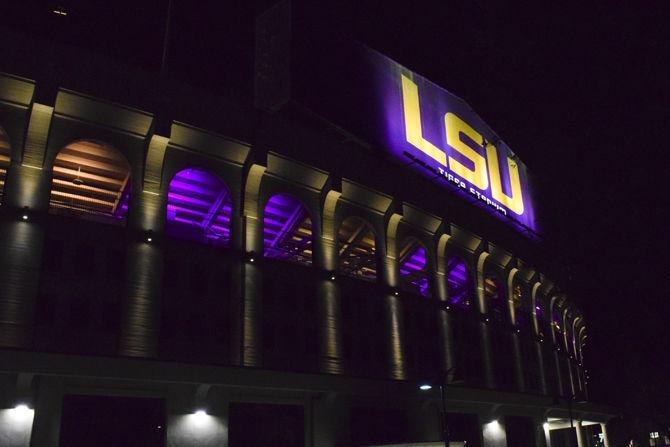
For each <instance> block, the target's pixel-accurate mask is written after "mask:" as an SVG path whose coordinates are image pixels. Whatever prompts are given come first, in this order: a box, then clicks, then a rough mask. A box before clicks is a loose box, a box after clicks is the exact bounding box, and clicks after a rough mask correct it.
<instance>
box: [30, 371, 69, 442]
mask: <svg viewBox="0 0 670 447" xmlns="http://www.w3.org/2000/svg"><path fill="white" fill-rule="evenodd" d="M36 380H38V388H37V398H36V401H35V419H34V421H33V430H32V436H31V439H30V447H52V446H55V445H58V442H59V439H60V424H61V408H62V406H63V381H62V379H60V378H57V377H49V376H42V377H38V378H36Z"/></svg>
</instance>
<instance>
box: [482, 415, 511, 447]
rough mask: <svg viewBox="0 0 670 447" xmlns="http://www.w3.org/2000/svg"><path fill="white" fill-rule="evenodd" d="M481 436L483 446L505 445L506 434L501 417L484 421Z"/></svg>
mask: <svg viewBox="0 0 670 447" xmlns="http://www.w3.org/2000/svg"><path fill="white" fill-rule="evenodd" d="M482 438H483V440H484V443H483V444H482V446H483V447H507V434H506V433H505V423H504V422H503V418H500V419H495V420H493V421H489V422H485V423H484V424H483V425H482ZM510 447H512V446H510ZM514 447H516V446H514Z"/></svg>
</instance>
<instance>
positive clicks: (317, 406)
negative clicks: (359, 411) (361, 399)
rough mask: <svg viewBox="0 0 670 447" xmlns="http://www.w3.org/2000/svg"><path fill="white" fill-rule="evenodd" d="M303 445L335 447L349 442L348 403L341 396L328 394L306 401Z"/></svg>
mask: <svg viewBox="0 0 670 447" xmlns="http://www.w3.org/2000/svg"><path fill="white" fill-rule="evenodd" d="M307 400H308V402H307V403H306V408H305V426H306V427H305V429H306V435H307V436H305V439H306V442H305V444H306V445H307V446H309V447H336V446H341V445H346V444H347V443H348V441H349V440H350V436H349V432H348V428H349V418H348V416H349V412H348V402H347V401H346V399H345V398H344V397H343V396H340V395H338V394H335V393H328V394H325V395H322V396H319V397H310V398H308V399H307Z"/></svg>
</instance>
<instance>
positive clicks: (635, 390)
mask: <svg viewBox="0 0 670 447" xmlns="http://www.w3.org/2000/svg"><path fill="white" fill-rule="evenodd" d="M14 3H15V4H14V5H11V6H9V7H8V10H7V11H5V13H4V14H3V15H4V16H5V18H3V23H4V24H5V25H9V26H10V27H13V28H15V29H22V30H24V31H27V32H29V33H33V34H39V35H42V36H46V37H48V38H50V39H55V40H58V41H64V42H69V43H73V44H76V45H82V46H85V47H88V48H89V49H93V50H95V51H100V52H103V53H105V54H107V55H108V56H111V57H114V58H118V59H120V60H123V61H125V62H127V63H130V64H133V65H139V66H142V67H144V68H147V69H154V70H155V69H157V68H158V67H159V66H160V59H161V51H162V50H161V45H162V38H163V36H162V31H163V24H164V18H165V9H166V3H167V2H166V1H159V0H153V1H134V2H130V1H127V0H118V1H114V2H109V1H101V0H87V1H83V0H77V1H71V0H62V1H60V2H58V3H56V2H54V3H50V2H30V1H26V2H14ZM19 3H20V4H19ZM273 3H274V2H273V1H270V0H266V1H255V2H242V1H237V2H227V1H224V0H219V1H216V2H214V1H202V2H200V1H198V2H193V1H189V0H173V19H174V20H173V22H172V28H171V40H170V45H171V46H170V52H169V59H168V67H169V71H170V73H171V76H172V77H175V78H181V79H187V80H188V81H189V82H190V83H192V84H195V85H197V86H201V87H205V88H208V89H211V90H214V91H216V90H219V89H222V88H223V86H224V85H225V84H233V83H234V84H236V85H240V89H239V90H240V91H242V92H243V93H244V92H247V93H249V94H250V92H251V87H252V84H251V78H250V73H251V69H252V66H253V52H252V48H253V39H254V35H253V18H254V16H255V14H257V13H258V12H260V11H262V10H264V9H265V8H266V7H267V6H269V5H271V4H273ZM585 3H587V2H580V3H574V4H573V3H571V2H568V3H566V2H523V6H520V5H519V4H516V3H513V2H509V1H495V2H484V1H473V0H468V1H459V2H456V1H439V2H421V1H412V2H405V4H404V5H403V6H398V7H395V6H393V4H391V3H390V2H371V1H365V0H359V1H351V2H350V4H348V7H347V8H344V10H345V11H346V13H347V14H348V16H349V23H350V25H351V30H350V31H349V32H353V33H354V34H355V35H356V36H357V37H358V38H360V39H361V40H363V41H364V42H366V43H367V44H369V45H370V46H372V47H374V48H377V49H378V50H380V51H382V52H383V53H386V54H387V55H389V56H390V57H392V58H393V59H395V60H397V61H398V62H400V63H402V64H403V65H405V66H407V67H409V68H411V69H412V70H413V71H416V72H418V73H420V74H422V75H424V76H425V77H427V78H429V79H431V80H433V81H434V82H436V83H437V84H440V85H442V86H443V87H445V88H447V89H448V90H450V91H452V92H453V93H455V94H457V95H458V96H460V97H462V98H464V99H465V100H466V101H468V102H469V103H470V105H471V106H472V107H473V108H474V109H475V110H476V111H477V112H478V113H479V114H480V115H481V116H482V118H484V119H485V120H486V121H487V122H488V124H489V125H490V126H491V127H492V128H493V129H495V130H496V132H497V133H498V134H499V135H500V136H501V137H502V138H503V139H504V140H505V141H506V142H507V143H508V144H509V145H510V146H511V147H512V148H513V149H514V151H515V152H516V153H517V154H518V155H519V156H520V157H521V159H522V160H524V162H525V163H526V165H527V166H528V168H529V170H530V171H531V173H532V174H533V176H534V179H535V188H536V190H537V194H536V201H537V202H538V208H539V210H540V213H541V218H542V228H543V233H544V234H545V244H546V245H547V247H548V256H552V257H555V258H556V260H557V262H560V263H561V264H564V265H565V266H566V268H567V267H569V268H570V270H571V272H572V281H571V282H570V283H569V284H566V285H565V287H566V288H567V289H568V290H569V291H570V292H571V294H572V296H573V299H574V300H575V301H577V302H578V303H579V306H580V307H581V308H582V309H583V310H584V313H585V315H586V320H587V324H588V327H589V337H590V338H589V342H588V347H587V351H586V363H587V367H588V368H589V372H590V376H591V380H590V383H589V385H590V389H591V398H592V399H594V400H597V401H599V402H604V403H611V404H617V405H622V406H624V407H626V408H631V409H634V410H636V411H645V412H649V413H659V412H663V413H670V410H669V409H668V406H667V405H668V404H667V402H669V401H670V383H669V382H668V381H667V380H666V378H667V377H670V367H669V363H668V361H667V357H668V354H667V352H668V349H667V345H666V344H667V340H668V337H667V335H666V332H667V331H666V321H667V316H668V315H669V311H670V304H668V301H669V300H668V296H667V292H666V289H667V285H668V284H669V283H670V275H669V274H668V270H667V269H666V264H667V261H666V257H667V249H668V242H669V240H668V239H669V238H668V236H667V235H666V234H665V231H666V222H665V216H666V210H667V208H668V206H669V205H670V201H669V200H668V198H667V197H668V195H669V194H668V192H667V190H668V186H667V185H666V179H667V178H668V175H667V174H666V170H667V168H666V166H667V164H668V161H670V157H668V156H667V155H666V152H667V151H668V143H667V140H668V137H667V136H666V135H665V132H664V130H665V129H666V127H668V123H670V120H669V118H670V114H669V113H668V111H667V110H668V106H669V105H670V95H668V89H667V85H668V79H669V75H670V73H669V70H668V69H669V67H670V61H669V54H670V51H669V49H670V46H669V43H670V31H669V27H668V24H670V14H669V8H670V6H669V5H668V4H667V3H665V4H664V2H660V1H659V2H645V1H639V2H628V3H624V2H618V1H607V2H597V3H594V4H590V5H585ZM57 4H60V5H63V6H64V7H65V9H67V10H68V13H69V14H68V16H67V17H60V16H56V15H55V14H53V13H52V10H53V8H54V7H55V6H56V5H57ZM194 5H197V7H195V6H194Z"/></svg>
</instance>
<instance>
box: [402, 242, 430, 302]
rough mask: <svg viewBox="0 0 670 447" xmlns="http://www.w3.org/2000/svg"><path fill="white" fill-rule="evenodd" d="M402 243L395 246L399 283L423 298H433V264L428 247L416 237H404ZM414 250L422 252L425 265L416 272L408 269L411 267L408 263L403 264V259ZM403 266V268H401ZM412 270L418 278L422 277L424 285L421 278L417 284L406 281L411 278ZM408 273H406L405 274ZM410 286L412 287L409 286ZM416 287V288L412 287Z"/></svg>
mask: <svg viewBox="0 0 670 447" xmlns="http://www.w3.org/2000/svg"><path fill="white" fill-rule="evenodd" d="M401 241H402V242H401V243H400V244H399V245H397V249H398V253H397V263H398V272H399V278H398V279H399V282H400V284H401V285H403V287H405V288H407V289H408V290H409V289H411V290H413V291H414V290H415V289H416V290H417V291H418V292H419V294H421V295H423V296H425V297H431V296H433V294H434V292H433V290H432V289H433V285H432V282H433V278H431V274H432V273H433V272H434V263H433V262H431V254H430V247H429V246H426V244H425V243H424V242H423V241H422V240H421V239H420V238H419V237H417V236H414V235H412V236H405V237H403V238H402V240H401ZM416 250H423V253H424V256H425V259H424V260H425V264H424V266H423V268H422V269H420V270H416V269H414V268H411V267H408V266H409V265H412V263H410V262H409V261H408V262H407V264H404V263H403V262H404V261H405V259H404V258H405V257H406V256H409V255H410V254H411V253H412V252H415V251H416ZM403 266H405V267H403ZM403 268H404V269H405V272H406V273H405V275H406V276H403V273H402V272H403ZM412 270H414V271H415V272H417V273H419V274H420V276H422V277H424V278H423V279H425V283H424V282H423V280H422V279H421V278H419V279H418V281H419V283H416V281H412V282H410V283H408V282H407V281H408V280H409V279H410V278H411V277H412ZM407 272H408V273H407ZM410 284H411V285H412V286H410ZM414 286H416V287H414Z"/></svg>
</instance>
